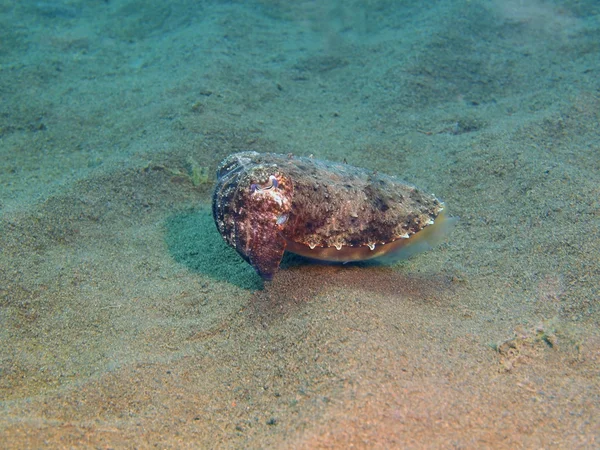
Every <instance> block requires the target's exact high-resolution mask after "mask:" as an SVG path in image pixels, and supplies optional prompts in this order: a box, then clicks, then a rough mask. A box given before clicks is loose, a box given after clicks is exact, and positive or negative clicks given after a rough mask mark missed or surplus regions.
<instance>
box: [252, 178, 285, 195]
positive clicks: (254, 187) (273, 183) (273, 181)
mask: <svg viewBox="0 0 600 450" xmlns="http://www.w3.org/2000/svg"><path fill="white" fill-rule="evenodd" d="M277 186H279V183H278V182H277V178H275V175H271V176H270V177H269V181H267V183H266V184H265V185H264V186H261V185H260V184H252V185H251V186H250V191H251V192H256V191H267V190H269V189H273V188H276V187H277Z"/></svg>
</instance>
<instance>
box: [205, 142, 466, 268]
mask: <svg viewBox="0 0 600 450" xmlns="http://www.w3.org/2000/svg"><path fill="white" fill-rule="evenodd" d="M217 179H218V180H217V186H216V188H215V192H214V195H213V205H212V207H213V216H214V219H215V223H216V225H217V228H218V230H219V232H220V233H221V235H222V236H223V238H224V239H225V241H226V242H227V243H228V244H229V245H230V246H232V247H233V248H235V249H236V250H237V252H238V253H239V254H240V256H241V257H242V258H243V259H244V260H246V261H247V262H248V263H250V264H251V265H252V267H254V269H256V271H257V272H258V274H259V275H260V276H261V277H262V278H264V279H266V280H270V279H272V277H273V275H274V274H275V273H276V272H277V270H278V269H279V264H280V262H281V259H282V257H283V254H284V252H285V251H288V252H292V253H296V254H298V255H302V256H305V257H308V258H313V259H317V260H324V261H337V262H350V261H365V260H370V259H375V258H378V259H379V260H384V261H393V260H397V259H402V258H405V257H407V256H409V255H411V254H413V253H416V252H419V251H422V250H426V249H429V248H431V247H433V246H434V245H436V244H438V243H439V242H441V241H442V240H443V239H444V238H445V236H446V235H447V234H448V232H449V231H450V230H451V229H452V228H453V226H454V224H455V222H456V220H457V219H456V218H451V217H448V216H447V215H446V214H445V211H444V203H443V202H441V201H440V200H438V199H437V198H436V197H435V196H434V195H432V194H428V193H426V192H424V191H422V190H420V189H418V188H416V187H414V186H411V185H409V184H406V183H404V182H402V181H400V180H398V179H397V178H395V177H392V176H388V175H384V174H382V173H379V172H373V171H369V170H366V169H361V168H357V167H353V166H351V165H349V164H345V163H336V162H330V161H323V160H318V159H313V158H305V157H296V156H291V155H279V154H274V153H257V152H251V151H248V152H241V153H234V154H232V155H230V156H228V157H227V158H225V160H223V162H222V163H221V164H220V166H219V168H218V170H217Z"/></svg>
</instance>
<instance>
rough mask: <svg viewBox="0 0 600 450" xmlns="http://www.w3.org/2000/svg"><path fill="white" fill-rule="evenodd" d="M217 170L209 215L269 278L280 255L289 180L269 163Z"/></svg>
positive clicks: (290, 190) (289, 200) (290, 186)
mask: <svg viewBox="0 0 600 450" xmlns="http://www.w3.org/2000/svg"><path fill="white" fill-rule="evenodd" d="M228 169H229V170H227V171H225V172H223V171H220V173H219V180H218V184H217V189H216V190H215V196H214V198H213V215H214V217H215V222H216V224H217V228H218V229H219V231H220V233H221V235H222V236H223V238H224V239H225V240H226V241H227V242H228V243H229V245H231V246H232V247H234V248H235V249H236V251H237V252H238V253H239V254H240V256H241V257H242V258H244V259H245V260H246V261H247V262H249V263H250V264H251V265H252V267H254V269H255V270H256V271H257V272H258V274H259V275H260V276H261V277H262V278H264V279H266V280H270V279H271V278H273V275H274V274H275V272H277V269H278V268H279V263H280V262H281V259H282V257H283V254H284V252H285V247H286V241H285V239H284V238H283V236H282V232H283V230H284V229H285V227H286V225H287V223H288V219H289V214H290V211H291V207H292V196H293V184H292V182H291V180H290V179H289V177H288V176H286V175H285V174H284V173H282V172H280V171H278V168H277V166H275V165H272V164H251V163H249V164H244V163H243V161H242V162H241V163H240V164H239V165H235V164H232V165H231V166H230V167H229V168H228Z"/></svg>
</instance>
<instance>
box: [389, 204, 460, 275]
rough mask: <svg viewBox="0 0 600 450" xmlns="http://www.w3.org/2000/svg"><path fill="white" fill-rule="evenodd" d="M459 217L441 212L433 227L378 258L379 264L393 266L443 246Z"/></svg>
mask: <svg viewBox="0 0 600 450" xmlns="http://www.w3.org/2000/svg"><path fill="white" fill-rule="evenodd" d="M457 222H458V217H448V216H446V213H445V212H441V213H440V214H439V215H438V216H437V217H436V219H435V221H434V223H433V224H432V225H429V226H427V227H425V228H423V229H422V230H421V231H419V232H418V233H415V234H413V235H412V236H411V237H410V238H408V239H407V240H406V244H405V245H403V246H402V247H399V248H398V249H397V250H394V251H392V252H390V253H388V254H385V255H383V256H380V257H379V258H377V261H378V262H381V263H384V264H392V263H395V262H398V261H401V260H403V259H408V258H410V257H412V256H414V255H416V254H418V253H422V252H426V251H427V250H431V249H432V248H433V247H435V246H437V245H439V244H441V243H442V242H443V241H444V240H445V239H446V237H447V236H448V235H449V234H450V232H451V231H452V230H453V229H454V227H455V226H456V223H457Z"/></svg>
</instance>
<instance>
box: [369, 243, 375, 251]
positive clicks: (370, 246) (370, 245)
mask: <svg viewBox="0 0 600 450" xmlns="http://www.w3.org/2000/svg"><path fill="white" fill-rule="evenodd" d="M367 246H368V247H369V248H370V249H371V251H373V250H375V244H371V243H369V244H367Z"/></svg>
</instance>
